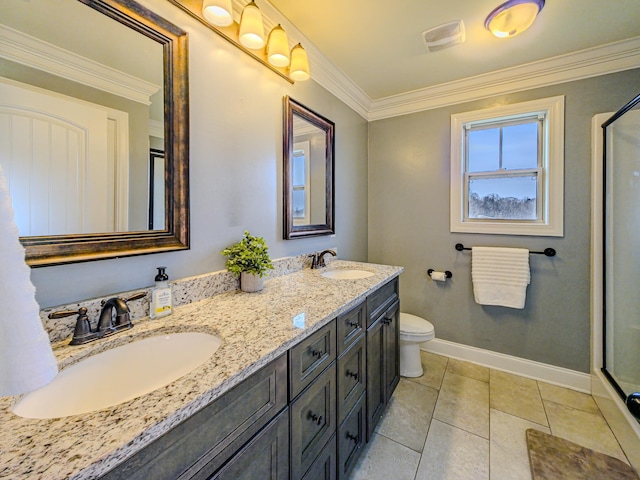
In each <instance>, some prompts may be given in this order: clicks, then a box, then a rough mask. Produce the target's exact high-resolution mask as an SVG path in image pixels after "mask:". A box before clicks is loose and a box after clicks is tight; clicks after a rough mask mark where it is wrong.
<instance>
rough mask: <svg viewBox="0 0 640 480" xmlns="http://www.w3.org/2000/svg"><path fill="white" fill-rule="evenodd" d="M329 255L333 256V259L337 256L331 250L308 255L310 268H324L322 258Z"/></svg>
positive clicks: (324, 264)
mask: <svg viewBox="0 0 640 480" xmlns="http://www.w3.org/2000/svg"><path fill="white" fill-rule="evenodd" d="M327 253H330V254H331V255H333V256H334V257H335V256H337V254H336V252H335V251H333V250H323V251H322V252H320V253H318V252H316V253H314V254H312V255H310V257H311V268H322V267H326V266H327V264H326V263H325V262H324V256H325V255H326V254H327Z"/></svg>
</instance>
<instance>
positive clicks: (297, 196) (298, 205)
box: [292, 189, 307, 218]
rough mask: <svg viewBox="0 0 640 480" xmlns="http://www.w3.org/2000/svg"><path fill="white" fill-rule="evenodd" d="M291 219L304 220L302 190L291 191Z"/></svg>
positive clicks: (303, 196) (303, 192)
mask: <svg viewBox="0 0 640 480" xmlns="http://www.w3.org/2000/svg"><path fill="white" fill-rule="evenodd" d="M292 203H293V218H304V217H306V215H307V214H306V212H305V211H304V210H305V208H304V205H305V191H304V189H300V190H294V191H293V202H292Z"/></svg>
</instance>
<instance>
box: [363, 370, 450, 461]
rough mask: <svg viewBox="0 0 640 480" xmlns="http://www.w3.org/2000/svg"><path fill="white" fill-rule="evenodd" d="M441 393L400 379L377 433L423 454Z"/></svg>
mask: <svg viewBox="0 0 640 480" xmlns="http://www.w3.org/2000/svg"><path fill="white" fill-rule="evenodd" d="M437 398H438V391H437V390H434V389H433V388H430V387H425V386H424V385H420V384H418V383H415V382H409V381H407V380H405V379H402V380H400V383H399V384H398V387H397V388H396V391H395V392H394V394H393V397H392V398H391V402H390V405H389V407H388V410H387V412H386V413H385V415H384V417H383V418H382V421H381V422H380V424H379V425H378V428H377V429H376V431H377V432H378V433H380V434H382V435H384V436H386V437H388V438H390V439H392V440H395V441H396V442H398V443H401V444H402V445H405V446H406V447H409V448H411V449H412V450H415V451H417V452H422V447H424V442H425V440H426V438H427V432H428V430H429V423H430V422H431V415H432V414H433V409H434V408H435V405H436V399H437Z"/></svg>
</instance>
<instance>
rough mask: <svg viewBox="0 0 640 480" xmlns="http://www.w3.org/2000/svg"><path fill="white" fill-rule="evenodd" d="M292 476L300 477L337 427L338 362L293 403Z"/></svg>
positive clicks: (294, 477)
mask: <svg viewBox="0 0 640 480" xmlns="http://www.w3.org/2000/svg"><path fill="white" fill-rule="evenodd" d="M290 412H291V422H290V423H291V477H292V479H294V480H296V479H300V478H302V476H303V475H304V473H305V472H306V471H307V470H308V469H309V467H310V466H311V465H312V464H313V462H314V461H315V460H316V458H317V457H318V455H319V454H320V452H321V451H322V449H323V448H324V446H325V445H326V444H327V441H328V440H329V439H330V438H331V436H332V435H333V434H334V433H335V431H336V426H337V425H336V364H335V362H334V363H332V364H331V366H330V367H329V368H327V369H326V370H325V371H324V373H323V374H322V375H321V376H320V377H318V378H317V379H316V380H315V381H314V382H313V383H312V384H311V385H309V387H308V388H307V389H306V390H305V391H304V392H302V394H301V395H300V396H299V397H298V398H297V399H296V400H295V401H294V402H293V403H292V404H291V406H290Z"/></svg>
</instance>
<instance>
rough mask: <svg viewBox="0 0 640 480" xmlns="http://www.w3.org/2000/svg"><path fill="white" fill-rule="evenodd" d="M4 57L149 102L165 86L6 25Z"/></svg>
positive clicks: (1, 44)
mask: <svg viewBox="0 0 640 480" xmlns="http://www.w3.org/2000/svg"><path fill="white" fill-rule="evenodd" d="M0 57H2V58H6V59H7V60H11V61H12V62H16V63H20V64H22V65H26V66H27V67H31V68H35V69H38V70H43V71H46V72H48V73H52V74H54V75H57V76H59V77H62V78H66V79H67V80H71V81H73V82H77V83H80V84H83V85H87V86H89V87H93V88H97V89H99V90H103V91H105V92H109V93H112V94H114V95H118V96H120V97H124V98H127V99H129V100H133V101H135V102H138V103H142V104H145V105H150V104H151V100H150V97H151V95H153V94H154V93H156V92H157V91H158V90H160V89H161V88H162V86H161V85H154V84H152V83H150V82H147V81H146V80H142V79H140V78H137V77H134V76H132V75H129V74H127V73H124V72H122V71H120V70H116V69H114V68H111V67H107V66H106V65H103V64H101V63H98V62H95V61H93V60H90V59H88V58H86V57H82V56H80V55H77V54H75V53H73V52H70V51H68V50H65V49H63V48H60V47H57V46H55V45H52V44H50V43H47V42H45V41H43V40H40V39H38V38H35V37H32V36H30V35H27V34H25V33H22V32H20V31H18V30H14V29H12V28H9V27H6V26H4V25H0Z"/></svg>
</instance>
